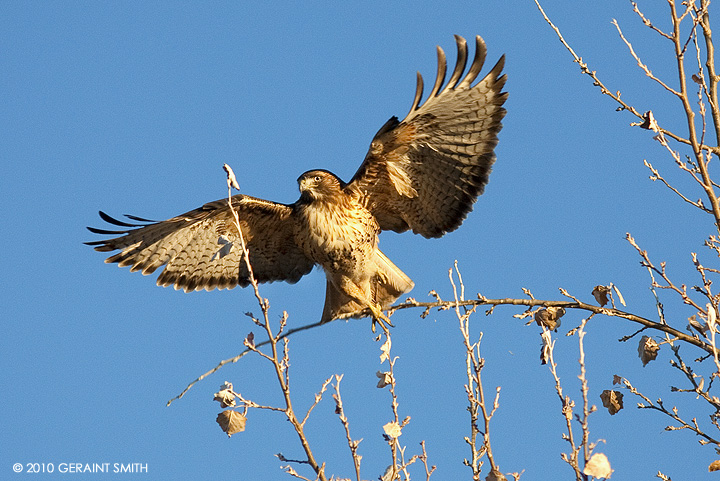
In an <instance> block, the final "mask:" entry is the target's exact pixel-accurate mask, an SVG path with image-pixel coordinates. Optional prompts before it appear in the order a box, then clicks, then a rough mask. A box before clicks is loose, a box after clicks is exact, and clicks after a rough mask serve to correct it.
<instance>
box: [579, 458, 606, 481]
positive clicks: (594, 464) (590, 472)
mask: <svg viewBox="0 0 720 481" xmlns="http://www.w3.org/2000/svg"><path fill="white" fill-rule="evenodd" d="M612 472H613V470H612V469H611V468H610V461H609V460H608V458H607V456H605V455H604V454H603V453H595V454H593V455H592V456H590V460H589V461H588V462H587V464H586V465H585V469H583V474H586V475H587V476H595V477H596V478H609V477H610V475H611V474H612Z"/></svg>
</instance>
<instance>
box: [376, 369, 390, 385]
mask: <svg viewBox="0 0 720 481" xmlns="http://www.w3.org/2000/svg"><path fill="white" fill-rule="evenodd" d="M375 375H376V376H377V377H378V378H379V379H380V380H379V381H378V383H377V387H378V388H381V389H382V388H384V387H385V386H389V385H390V384H392V374H390V373H389V372H382V371H378V372H376V373H375Z"/></svg>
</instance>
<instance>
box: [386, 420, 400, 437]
mask: <svg viewBox="0 0 720 481" xmlns="http://www.w3.org/2000/svg"><path fill="white" fill-rule="evenodd" d="M383 431H385V434H387V435H388V436H389V437H391V438H393V439H396V438H399V437H400V435H401V434H402V429H400V425H399V424H398V423H396V422H395V421H392V422H389V423H387V424H386V425H385V426H383Z"/></svg>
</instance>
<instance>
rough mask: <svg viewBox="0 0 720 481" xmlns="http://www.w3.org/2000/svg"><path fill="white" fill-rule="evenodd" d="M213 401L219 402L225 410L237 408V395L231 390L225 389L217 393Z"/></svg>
mask: <svg viewBox="0 0 720 481" xmlns="http://www.w3.org/2000/svg"><path fill="white" fill-rule="evenodd" d="M213 401H217V402H219V403H220V406H222V407H223V408H231V407H233V406H235V394H233V392H232V391H230V390H227V389H223V390H222V391H219V392H216V393H215V397H214V398H213Z"/></svg>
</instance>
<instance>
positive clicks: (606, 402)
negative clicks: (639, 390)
mask: <svg viewBox="0 0 720 481" xmlns="http://www.w3.org/2000/svg"><path fill="white" fill-rule="evenodd" d="M600 399H602V403H603V406H604V407H606V408H607V410H608V412H609V413H610V415H611V416H614V415H615V414H617V412H618V411H620V410H621V409H622V408H623V393H621V392H619V391H610V390H608V389H606V390H604V391H603V392H602V394H600Z"/></svg>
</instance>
